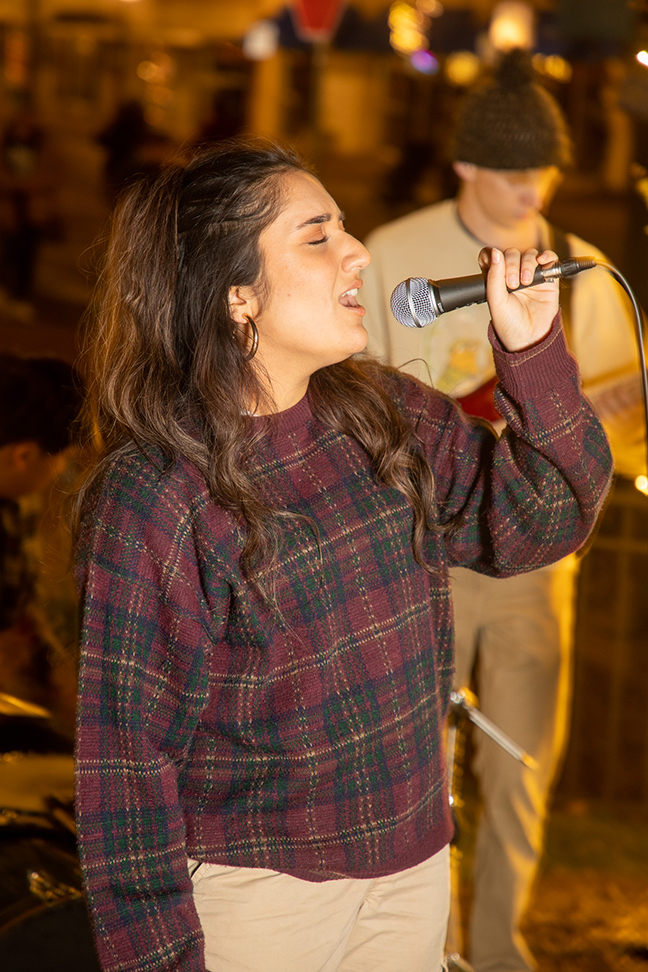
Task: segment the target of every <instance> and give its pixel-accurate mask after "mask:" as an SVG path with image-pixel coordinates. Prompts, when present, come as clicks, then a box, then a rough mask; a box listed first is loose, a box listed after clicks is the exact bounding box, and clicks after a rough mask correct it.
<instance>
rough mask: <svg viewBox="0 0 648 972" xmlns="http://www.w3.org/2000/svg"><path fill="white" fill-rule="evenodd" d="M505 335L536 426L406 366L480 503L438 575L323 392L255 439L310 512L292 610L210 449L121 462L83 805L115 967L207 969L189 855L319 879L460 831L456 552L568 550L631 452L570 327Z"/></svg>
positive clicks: (425, 440)
mask: <svg viewBox="0 0 648 972" xmlns="http://www.w3.org/2000/svg"><path fill="white" fill-rule="evenodd" d="M495 355H496V358H497V360H498V367H499V373H500V380H501V386H502V389H501V391H500V392H499V393H498V394H499V408H500V410H501V411H502V414H504V415H505V416H506V418H507V419H508V421H509V424H510V426H511V428H512V429H513V430H514V431H515V432H517V433H519V435H518V436H514V435H512V434H509V433H507V434H505V435H504V436H503V437H502V439H500V440H499V441H498V440H497V439H496V438H495V436H494V435H493V433H492V431H491V430H490V429H489V428H487V427H486V426H485V425H483V424H480V423H471V422H470V421H469V420H466V419H465V418H464V417H463V416H462V415H461V414H460V412H459V409H458V408H457V407H456V406H455V404H454V403H452V402H451V401H450V400H449V399H446V398H444V397H442V396H440V395H437V394H436V393H433V392H431V391H430V390H429V389H425V388H424V387H423V386H420V385H418V384H417V383H415V382H414V381H413V380H412V379H410V378H407V377H404V376H395V377H386V378H385V381H388V382H390V383H391V387H392V391H393V396H394V398H395V400H396V401H397V402H398V403H400V407H401V408H402V409H403V411H404V413H405V414H406V415H407V417H408V418H409V421H410V422H411V424H412V426H413V427H414V428H415V429H416V431H417V434H418V437H419V440H420V444H421V448H422V449H423V450H424V451H425V453H426V455H427V456H428V457H429V459H430V462H431V464H432V467H433V470H434V473H435V477H436V484H437V490H438V511H437V512H438V518H439V521H440V522H442V523H447V522H449V521H450V520H452V519H454V518H457V517H458V521H457V526H456V528H455V529H454V530H453V531H452V532H450V533H446V534H444V535H438V534H430V537H429V550H428V553H429V556H430V558H431V559H432V560H433V561H434V563H435V564H436V567H437V570H436V572H435V573H433V574H428V573H426V572H424V571H423V570H422V569H421V568H420V567H418V565H417V564H416V562H415V561H414V558H413V556H412V550H411V542H410V540H411V529H412V516H411V511H410V510H409V508H408V506H407V503H406V502H405V500H404V498H403V497H402V495H401V494H400V493H398V492H396V491H394V490H391V489H387V488H385V487H382V486H380V485H379V484H378V483H377V482H376V480H375V477H374V475H373V472H372V470H371V468H370V466H369V461H368V459H367V456H366V454H365V453H364V452H363V450H362V449H361V448H360V447H359V445H358V444H357V443H356V442H355V441H354V440H352V439H350V438H348V437H345V436H343V435H341V434H339V433H336V432H333V431H331V430H330V429H327V428H324V427H322V425H321V424H320V423H319V422H318V421H317V420H315V419H314V418H313V416H312V415H311V412H310V409H309V405H308V401H307V399H304V400H303V401H302V402H300V403H299V404H298V405H296V406H295V407H294V408H292V409H290V410H289V411H287V412H285V413H283V415H282V416H281V417H280V420H279V422H278V424H277V426H276V427H275V428H273V429H272V430H271V431H269V432H268V434H267V435H266V437H265V438H264V439H263V440H262V442H261V444H260V446H259V449H258V456H257V467H258V476H259V480H260V482H261V483H262V487H263V489H264V490H265V492H266V494H267V496H268V497H269V498H270V499H271V500H272V502H273V503H276V504H278V505H279V506H281V507H283V508H284V509H288V510H291V511H293V512H297V513H301V514H304V519H300V520H290V521H289V522H288V525H287V526H286V531H285V539H284V549H283V556H282V558H281V566H280V568H279V572H278V576H277V603H278V605H279V609H276V610H272V609H270V608H269V607H268V606H267V605H266V604H265V603H264V602H262V601H261V600H260V598H259V597H258V596H257V595H256V593H255V591H254V590H253V589H252V588H251V587H250V585H249V584H248V583H247V582H246V579H245V577H244V576H243V575H242V573H241V570H240V568H239V556H240V552H241V548H242V540H243V538H242V530H241V527H240V525H238V524H237V523H236V522H234V520H233V519H232V518H231V516H229V515H228V514H226V513H225V512H224V511H223V510H222V509H220V508H218V507H216V506H215V505H214V504H213V503H212V502H211V501H210V500H209V497H208V495H207V491H206V489H205V485H204V482H203V481H202V480H201V477H200V476H199V474H198V473H197V472H196V470H195V469H193V468H192V467H191V466H189V465H188V464H184V463H180V462H179V463H177V464H176V466H175V467H174V469H173V470H172V471H171V472H170V473H167V474H163V473H162V472H161V471H160V469H159V468H156V466H155V465H154V464H153V463H152V462H151V461H150V460H149V459H146V458H144V457H143V456H142V455H141V454H139V453H135V452H133V454H132V455H130V456H128V457H126V458H122V459H120V460H119V462H116V463H115V464H114V466H113V468H112V471H111V472H110V473H109V475H108V477H107V479H106V481H105V484H104V486H103V490H102V494H101V496H100V498H99V501H98V504H97V506H96V508H95V509H94V510H93V511H92V513H91V514H88V516H87V517H86V522H85V527H84V532H83V536H82V541H81V548H80V562H79V577H80V580H81V585H82V593H83V605H84V608H83V662H82V672H81V681H80V696H79V731H78V794H77V815H78V829H79V845H80V853H81V859H82V863H83V868H84V873H85V878H86V883H87V889H88V895H89V901H90V905H91V909H92V913H93V917H94V922H95V929H96V936H97V943H98V948H99V952H100V955H101V960H102V963H103V966H104V968H105V969H106V970H122V972H144V970H153V969H155V970H167V972H170V970H178V972H179V970H182V972H198V970H203V969H204V959H203V955H202V951H203V950H202V936H201V930H200V925H199V922H198V919H197V916H196V913H195V910H194V908H193V903H192V896H191V884H190V881H189V877H188V872H187V861H186V857H187V854H188V855H190V856H191V857H194V858H197V859H199V860H207V861H212V862H215V863H222V864H228V865H233V866H243V867H266V868H272V869H274V870H278V871H283V872H286V873H290V874H294V875H296V876H298V877H301V878H304V879H306V880H312V881H320V880H327V879H334V878H337V877H342V876H350V877H363V878H364V877H372V876H378V875H382V874H387V873H390V872H393V871H396V870H402V869H404V868H407V867H410V866H412V865H414V864H416V863H418V862H420V861H421V860H424V859H425V858H427V857H429V856H431V855H432V854H433V853H435V852H436V851H437V850H439V849H440V848H441V847H442V846H443V845H445V844H446V843H447V841H448V840H449V838H450V835H451V822H450V819H449V814H448V806H447V802H448V801H447V794H446V790H445V779H444V777H445V767H444V754H443V745H442V738H443V726H444V721H445V716H446V709H447V703H448V692H449V688H450V680H451V669H452V619H451V604H450V592H449V589H448V577H447V568H448V566H449V565H451V564H462V565H467V566H471V567H474V568H475V569H478V570H482V571H487V572H490V573H501V574H508V573H513V572H516V571H520V570H529V569H532V568H535V567H538V566H540V565H541V564H544V563H548V562H550V561H552V560H555V559H557V558H559V557H561V556H563V555H565V554H566V553H567V552H569V551H571V550H573V549H575V548H576V547H577V546H579V545H580V544H581V543H582V542H583V541H584V539H585V537H586V535H587V533H588V531H589V529H590V528H591V526H592V525H593V523H594V520H595V517H596V514H597V511H598V510H599V508H600V505H601V503H602V500H603V496H604V494H605V491H606V488H607V485H608V480H609V477H610V470H611V460H610V457H609V452H608V449H607V444H606V441H605V437H604V434H603V432H602V430H601V428H600V426H599V424H598V422H597V420H596V418H595V417H594V415H593V412H592V411H591V409H590V408H589V406H588V405H587V403H586V402H585V401H584V400H583V399H582V398H581V397H580V395H579V393H578V383H577V376H576V371H575V365H574V363H573V361H572V359H571V358H570V357H569V356H568V355H567V353H566V351H565V348H564V342H563V339H562V335H561V332H560V330H558V329H556V330H555V331H554V332H552V335H551V337H550V338H549V339H547V340H546V341H545V342H543V344H542V345H541V346H539V347H537V348H534V349H533V350H532V351H531V352H527V353H525V354H517V355H508V354H505V353H504V352H502V351H501V350H497V348H496V351H495ZM520 403H524V404H523V405H522V404H520ZM259 421H262V422H263V421H264V420H259ZM312 523H315V524H316V526H317V530H316V531H315V530H314V529H313V526H312V525H311V524H312ZM223 934H227V929H223Z"/></svg>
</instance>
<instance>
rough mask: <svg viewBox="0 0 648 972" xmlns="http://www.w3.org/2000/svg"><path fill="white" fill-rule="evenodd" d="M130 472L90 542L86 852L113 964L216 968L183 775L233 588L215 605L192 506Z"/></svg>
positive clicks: (100, 938)
mask: <svg viewBox="0 0 648 972" xmlns="http://www.w3.org/2000/svg"><path fill="white" fill-rule="evenodd" d="M118 471H119V473H120V475H119V480H118V481H117V476H116V475H115V474H114V472H113V476H112V481H110V477H109V481H108V482H107V484H105V485H104V487H103V491H102V495H101V497H100V501H99V504H98V507H97V509H96V510H95V511H94V515H93V517H92V523H91V524H86V527H85V529H84V533H83V535H82V543H81V545H80V564H79V579H80V581H81V588H82V664H81V674H80V686H79V701H78V732H77V805H76V809H77V827H78V840H79V853H80V857H81V862H82V865H83V870H84V878H85V881H86V889H87V894H88V900H89V905H90V910H91V914H92V917H93V922H94V928H95V936H96V942H97V949H98V952H99V957H100V961H101V964H102V967H103V969H105V970H110V972H117V970H120V972H144V970H147V972H148V970H153V969H155V970H156V972H163V970H164V972H172V970H177V972H180V970H182V972H203V970H204V968H205V965H204V944H203V937H202V930H201V927H200V923H199V920H198V916H197V914H196V911H195V908H194V905H193V897H192V888H191V881H190V878H189V874H188V868H187V855H186V851H185V830H184V823H183V817H182V813H181V809H180V805H179V798H178V785H177V777H178V772H179V770H180V769H181V767H182V765H183V762H184V760H185V757H186V754H187V751H188V749H189V746H190V744H191V740H192V734H193V732H194V729H195V726H196V723H197V720H198V718H199V716H200V713H201V711H202V709H203V708H204V707H205V705H206V703H207V697H208V680H207V657H208V649H209V646H210V643H211V642H213V641H214V640H216V639H217V638H218V637H219V633H220V631H221V630H222V626H223V624H224V616H225V612H226V610H227V591H226V589H225V586H224V585H223V590H222V591H221V596H220V600H218V598H216V599H212V603H207V602H206V598H205V595H204V594H203V591H202V585H201V576H200V568H199V562H198V557H197V554H196V550H195V542H194V536H193V522H192V521H193V517H192V515H191V513H190V510H189V509H188V507H187V504H186V502H184V501H183V498H182V497H181V496H178V497H176V496H175V495H174V491H173V489H172V488H169V487H167V488H166V493H165V490H164V489H162V490H160V488H159V485H157V484H156V485H154V487H153V488H152V487H151V482H152V477H149V478H150V480H151V481H150V482H149V483H146V482H145V481H144V479H145V477H143V476H142V475H141V472H140V474H138V475H135V474H133V473H132V471H130V470H129V469H128V466H127V468H126V469H125V470H124V469H120V468H119V467H118ZM156 477H157V478H158V479H159V474H157V473H156ZM167 482H168V478H167Z"/></svg>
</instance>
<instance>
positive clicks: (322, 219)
mask: <svg viewBox="0 0 648 972" xmlns="http://www.w3.org/2000/svg"><path fill="white" fill-rule="evenodd" d="M332 219H333V215H332V213H321V214H320V215H319V216H313V217H312V218H311V219H306V220H304V222H303V223H300V224H299V226H298V227H297V229H303V228H304V226H319V225H320V223H329V222H330V221H331V220H332ZM338 219H339V220H340V221H341V222H344V220H345V214H344V213H343V212H342V211H341V210H340V212H339V214H338Z"/></svg>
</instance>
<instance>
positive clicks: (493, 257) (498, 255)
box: [491, 247, 502, 263]
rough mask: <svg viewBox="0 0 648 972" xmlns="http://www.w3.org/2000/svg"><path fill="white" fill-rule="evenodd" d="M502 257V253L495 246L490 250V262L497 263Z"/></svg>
mask: <svg viewBox="0 0 648 972" xmlns="http://www.w3.org/2000/svg"><path fill="white" fill-rule="evenodd" d="M501 258H502V254H501V253H500V251H499V250H496V249H495V247H493V249H492V250H491V263H499V262H500V260H501Z"/></svg>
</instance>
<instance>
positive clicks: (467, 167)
mask: <svg viewBox="0 0 648 972" xmlns="http://www.w3.org/2000/svg"><path fill="white" fill-rule="evenodd" d="M452 168H453V169H454V170H455V172H456V174H457V175H458V176H459V178H460V179H461V181H462V182H474V181H475V176H476V175H477V166H476V165H474V164H473V163H472V162H453V163H452Z"/></svg>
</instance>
